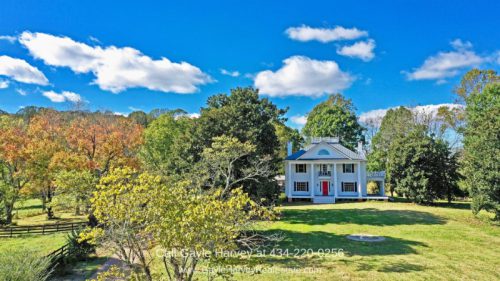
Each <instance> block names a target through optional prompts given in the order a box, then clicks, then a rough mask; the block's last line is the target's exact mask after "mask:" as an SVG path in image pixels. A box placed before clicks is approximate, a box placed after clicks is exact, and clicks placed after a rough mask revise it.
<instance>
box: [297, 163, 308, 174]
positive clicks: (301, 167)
mask: <svg viewBox="0 0 500 281" xmlns="http://www.w3.org/2000/svg"><path fill="white" fill-rule="evenodd" d="M295 172H296V173H307V168H306V164H296V165H295Z"/></svg>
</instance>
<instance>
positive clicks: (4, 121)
mask: <svg viewBox="0 0 500 281" xmlns="http://www.w3.org/2000/svg"><path fill="white" fill-rule="evenodd" d="M29 143H30V139H29V137H28V135H27V126H26V124H25V122H24V121H23V120H22V119H20V118H16V117H11V116H7V115H4V116H0V191H1V192H0V193H1V194H2V196H1V198H2V201H3V205H4V209H5V214H4V215H5V222H6V223H7V224H10V223H12V212H13V210H14V204H15V203H16V201H17V200H18V199H19V196H20V191H21V189H22V188H23V187H24V186H25V185H26V183H27V182H28V180H29V178H28V177H27V173H26V169H27V162H28V160H29V157H30V154H29V153H28V151H27V147H28V145H29Z"/></svg>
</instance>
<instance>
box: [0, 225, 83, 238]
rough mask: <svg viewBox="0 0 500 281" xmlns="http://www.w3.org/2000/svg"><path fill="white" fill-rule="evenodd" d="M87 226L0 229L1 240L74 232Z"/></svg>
mask: <svg viewBox="0 0 500 281" xmlns="http://www.w3.org/2000/svg"><path fill="white" fill-rule="evenodd" d="M85 226H87V222H73V223H57V224H44V225H30V226H8V227H0V238H5V237H13V236H19V235H28V234H41V235H44V234H51V233H56V232H65V231H73V230H77V229H81V228H84V227H85Z"/></svg>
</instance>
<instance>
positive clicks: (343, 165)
mask: <svg viewBox="0 0 500 281" xmlns="http://www.w3.org/2000/svg"><path fill="white" fill-rule="evenodd" d="M342 173H345V164H342Z"/></svg>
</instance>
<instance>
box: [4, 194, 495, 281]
mask: <svg viewBox="0 0 500 281" xmlns="http://www.w3.org/2000/svg"><path fill="white" fill-rule="evenodd" d="M280 209H281V211H282V218H281V220H279V221H275V222H269V223H265V224H263V225H262V226H261V227H262V230H263V231H265V232H267V233H281V234H282V235H283V237H284V239H283V241H281V242H280V243H279V245H278V246H277V247H275V248H274V251H273V252H272V253H271V252H270V251H269V250H268V252H266V254H265V255H263V256H257V255H253V256H251V257H249V258H248V257H247V258H246V259H245V260H240V261H238V262H237V263H236V264H235V265H236V266H237V267H238V268H239V270H241V269H243V270H245V269H246V268H247V267H248V266H249V265H253V266H255V267H252V268H253V269H257V271H258V273H257V274H248V273H245V274H240V273H236V274H235V276H234V277H235V278H236V279H237V280H287V281H292V280H371V281H372V280H500V251H499V249H500V229H499V226H498V225H494V224H492V223H491V222H490V221H488V220H487V218H486V217H484V216H483V218H482V219H477V218H475V217H474V216H473V215H472V214H471V212H470V210H469V205H468V204H467V203H454V204H452V205H448V204H442V205H440V206H437V207H428V206H418V205H415V204H411V203H403V202H399V203H398V202H349V203H339V204H328V205H311V204H300V203H294V204H291V205H286V206H283V207H281V208H280ZM355 233H367V234H373V235H381V236H384V237H386V240H385V241H383V242H378V243H368V242H355V241H351V240H348V239H347V238H346V236H347V235H349V234H355ZM65 235H66V234H65V233H62V234H56V235H47V236H41V235H40V236H29V237H22V238H11V239H1V240H0V251H8V250H9V249H13V248H17V247H28V248H31V249H34V250H37V251H38V252H40V253H41V254H47V253H49V252H51V251H53V250H55V249H57V248H58V247H60V246H62V245H63V244H64V243H65ZM331 249H342V251H341V252H340V253H342V254H338V253H339V252H335V253H334V254H324V252H328V251H331ZM306 251H309V254H306V255H296V254H297V253H302V252H306ZM104 261H105V259H104V258H101V259H97V260H93V261H90V262H89V263H83V264H81V265H80V267H81V268H76V269H77V270H75V273H76V272H80V273H79V274H78V275H80V274H81V275H84V274H90V273H91V272H93V271H94V270H96V269H97V268H98V267H99V264H100V263H102V262H104ZM87 267H89V268H87ZM201 267H203V266H201ZM157 270H159V268H158V267H157V268H155V271H157ZM89 272H90V273H89ZM157 272H158V271H157ZM197 277H198V278H201V279H204V278H205V277H204V274H202V273H199V274H197Z"/></svg>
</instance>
